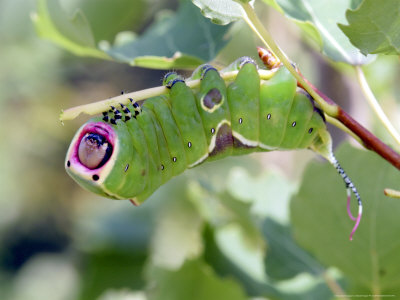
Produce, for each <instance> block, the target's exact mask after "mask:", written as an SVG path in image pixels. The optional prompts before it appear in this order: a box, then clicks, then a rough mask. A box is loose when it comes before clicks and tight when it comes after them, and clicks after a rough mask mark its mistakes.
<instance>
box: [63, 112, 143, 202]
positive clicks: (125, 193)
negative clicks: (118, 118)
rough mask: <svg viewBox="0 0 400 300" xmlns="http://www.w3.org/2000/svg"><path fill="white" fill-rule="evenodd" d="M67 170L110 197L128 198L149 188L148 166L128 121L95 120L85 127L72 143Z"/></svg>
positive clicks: (91, 188)
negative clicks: (115, 122)
mask: <svg viewBox="0 0 400 300" xmlns="http://www.w3.org/2000/svg"><path fill="white" fill-rule="evenodd" d="M65 168H66V170H67V173H68V174H69V175H70V176H71V177H72V178H73V179H74V180H75V181H76V182H77V183H78V184H80V185H81V186H82V187H84V188H86V189H87V190H89V191H92V192H95V193H96V194H99V195H102V196H105V197H109V198H114V199H128V198H131V197H134V196H135V195H137V194H138V193H140V192H141V191H142V190H143V189H144V187H145V182H146V180H145V176H144V175H143V174H146V173H147V172H146V171H147V166H146V163H145V162H144V161H143V160H141V159H140V156H139V154H138V153H137V151H136V149H135V147H134V145H133V142H132V137H131V135H130V132H129V130H128V128H127V125H126V124H125V123H124V122H117V124H116V125H111V124H109V123H105V122H103V121H102V120H101V119H100V118H94V119H92V120H90V121H88V122H87V123H86V124H84V125H83V126H82V127H81V128H80V129H79V130H78V132H77V133H76V134H75V136H74V138H73V140H72V142H71V145H70V147H69V149H68V152H67V156H66V158H65Z"/></svg>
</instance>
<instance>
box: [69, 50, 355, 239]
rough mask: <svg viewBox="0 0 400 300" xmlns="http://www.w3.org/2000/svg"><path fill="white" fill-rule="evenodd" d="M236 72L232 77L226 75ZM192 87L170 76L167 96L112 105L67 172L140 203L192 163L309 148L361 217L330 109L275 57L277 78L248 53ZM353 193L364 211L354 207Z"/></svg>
mask: <svg viewBox="0 0 400 300" xmlns="http://www.w3.org/2000/svg"><path fill="white" fill-rule="evenodd" d="M234 70H237V71H238V73H237V76H236V77H235V78H234V79H232V80H227V81H225V80H224V79H223V78H222V77H221V75H222V74H223V73H224V72H230V71H234ZM194 79H200V86H199V87H198V88H189V87H188V86H187V85H186V84H185V80H184V79H183V77H181V76H179V75H178V74H176V73H174V72H171V73H168V74H166V75H165V76H164V80H163V85H164V86H166V87H167V88H168V94H166V95H160V96H157V97H153V98H149V99H147V100H145V101H143V102H141V103H138V102H135V101H134V99H130V100H131V103H130V104H128V105H124V104H121V105H120V106H119V107H115V106H112V107H110V110H109V111H107V112H104V113H103V116H102V117H96V118H93V119H91V120H89V121H88V122H87V123H86V124H84V125H83V126H82V127H81V128H80V129H79V130H78V132H77V133H76V135H75V137H74V138H73V140H72V142H71V145H70V147H69V150H68V153H67V156H66V161H65V164H66V170H67V172H68V174H69V175H70V176H71V177H72V178H73V179H74V180H75V181H77V182H78V183H79V184H80V185H81V186H83V187H84V188H86V189H88V190H90V191H92V192H94V193H96V194H100V195H102V196H106V197H109V198H113V199H131V201H132V202H133V203H134V204H136V205H138V204H140V203H142V202H143V201H144V200H146V198H148V197H149V196H150V195H151V194H152V193H153V192H154V191H155V190H156V189H157V188H158V187H160V186H161V185H162V184H164V183H165V182H167V181H168V180H169V179H171V178H172V177H173V176H176V175H178V174H180V173H182V172H183V171H184V170H185V169H187V168H192V167H195V166H197V165H199V164H201V163H203V162H205V161H210V160H216V159H220V158H223V157H225V156H228V155H242V154H247V153H250V152H254V151H273V150H290V149H302V148H309V149H311V150H313V151H315V152H317V153H319V154H320V155H322V156H323V157H325V158H326V159H327V160H328V161H329V162H330V163H331V164H332V165H333V166H334V167H335V168H336V169H337V171H338V172H339V174H340V175H341V176H342V178H343V180H344V182H345V185H346V188H347V201H348V203H347V210H348V213H349V216H350V218H352V220H354V221H355V226H354V228H353V230H352V232H351V235H350V239H352V236H353V234H354V232H355V230H356V228H357V226H358V224H359V222H360V218H361V213H362V205H361V199H360V196H359V194H358V192H357V190H356V188H355V187H354V185H353V183H352V182H351V181H350V179H349V178H348V176H347V175H346V173H345V172H344V171H343V169H342V168H341V166H340V165H339V163H338V162H337V160H336V159H335V157H334V155H333V153H332V148H331V137H330V134H329V132H328V131H327V129H326V124H325V119H324V115H323V113H322V112H321V111H320V110H319V109H318V108H317V107H316V105H315V104H314V101H313V99H312V98H311V97H310V96H309V94H308V93H307V92H305V91H304V90H303V89H302V88H299V87H298V86H297V82H296V80H295V78H294V77H293V76H292V75H291V74H290V72H289V71H288V70H287V69H286V68H285V67H283V66H281V65H279V64H276V62H274V69H273V75H272V76H271V78H270V79H268V80H264V79H260V75H259V71H258V68H257V65H256V63H255V62H254V61H253V60H252V59H251V58H249V57H242V58H240V59H238V60H237V61H235V62H234V63H233V64H231V65H230V66H229V67H228V68H226V69H224V70H222V71H220V72H218V71H217V70H216V69H215V68H214V67H212V66H211V65H208V64H206V65H202V66H200V67H199V68H197V69H196V70H195V71H194V73H193V75H192V77H191V78H190V80H194ZM350 191H353V193H354V194H355V196H356V198H357V200H358V205H359V212H358V216H357V217H356V218H355V217H353V216H352V214H351V212H350V206H349V205H350Z"/></svg>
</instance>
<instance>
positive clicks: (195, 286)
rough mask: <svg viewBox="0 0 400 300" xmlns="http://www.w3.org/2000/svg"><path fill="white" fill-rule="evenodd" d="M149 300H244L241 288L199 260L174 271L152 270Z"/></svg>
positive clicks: (189, 262)
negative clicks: (222, 277)
mask: <svg viewBox="0 0 400 300" xmlns="http://www.w3.org/2000/svg"><path fill="white" fill-rule="evenodd" d="M148 278H149V281H150V285H149V287H151V288H150V289H149V294H148V299H149V300H176V299H191V300H204V299H207V300H214V299H215V300H224V299H226V300H245V299H247V298H246V296H245V294H244V291H243V290H242V288H241V287H240V286H239V285H238V284H237V283H236V282H235V281H234V280H232V279H221V278H219V277H218V276H217V275H216V274H215V273H214V271H213V270H212V269H211V268H210V267H209V266H208V265H206V264H205V263H204V262H202V261H200V260H194V261H187V262H185V264H184V265H183V266H182V268H180V269H179V270H178V271H169V270H166V269H162V268H156V267H152V268H151V269H150V271H149V272H148Z"/></svg>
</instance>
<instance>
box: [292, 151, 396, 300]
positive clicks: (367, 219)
mask: <svg viewBox="0 0 400 300" xmlns="http://www.w3.org/2000/svg"><path fill="white" fill-rule="evenodd" d="M337 156H338V160H339V162H340V163H341V165H342V166H343V168H344V169H345V171H346V172H347V174H348V175H349V176H350V178H352V179H353V182H354V184H355V186H356V187H357V189H358V191H359V193H360V195H361V197H362V199H363V201H364V211H363V217H362V220H361V223H360V227H359V228H358V230H357V232H356V233H355V235H354V239H353V241H351V242H350V241H349V233H350V231H351V228H352V227H353V225H354V222H353V221H351V220H350V219H349V217H348V215H347V212H346V191H345V188H344V184H343V181H342V179H341V178H340V176H339V175H338V174H337V172H336V171H335V168H333V167H332V166H331V165H328V164H327V163H325V164H321V163H316V162H313V163H311V164H310V165H309V167H308V168H307V170H306V172H305V174H304V181H303V183H302V186H301V188H300V191H299V193H298V194H297V196H295V197H294V199H293V202H292V205H291V215H292V221H293V228H294V236H295V237H296V238H297V240H298V242H299V244H300V245H301V246H303V247H304V248H305V249H306V250H308V251H310V252H311V253H312V254H313V255H315V256H316V258H317V259H318V260H319V261H320V262H322V263H323V264H325V265H327V266H335V267H337V268H338V269H339V270H340V271H342V272H343V274H344V275H345V277H346V278H347V279H348V280H349V282H350V283H351V286H352V290H356V291H367V292H368V293H369V294H397V295H399V294H400V276H399V274H400V257H399V255H398V253H399V252H400V242H399V239H398V236H399V235H400V222H399V214H400V201H399V200H398V199H391V198H388V197H385V196H384V194H383V189H384V188H386V187H392V188H398V186H399V182H400V173H399V171H398V170H396V169H395V168H393V166H392V165H390V164H388V163H387V162H386V161H384V160H383V159H382V158H380V157H378V156H377V155H376V154H375V153H372V152H366V151H362V150H356V149H354V148H352V147H350V146H349V145H344V146H342V147H340V150H339V151H338V153H337ZM353 201H354V198H353ZM354 202H355V201H354ZM352 211H353V213H354V212H356V211H357V208H356V204H355V203H353V206H352Z"/></svg>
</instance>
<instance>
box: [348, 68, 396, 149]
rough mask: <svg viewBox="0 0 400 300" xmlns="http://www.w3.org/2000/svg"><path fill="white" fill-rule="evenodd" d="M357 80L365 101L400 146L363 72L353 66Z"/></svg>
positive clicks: (394, 131)
mask: <svg viewBox="0 0 400 300" xmlns="http://www.w3.org/2000/svg"><path fill="white" fill-rule="evenodd" d="M355 69H356V74H357V80H358V83H359V84H360V86H361V90H362V91H363V93H364V96H365V98H366V99H367V101H368V103H369V105H370V106H371V107H372V109H373V111H374V112H375V114H376V115H377V117H378V118H379V120H380V121H381V122H382V124H383V126H385V128H386V130H387V131H388V132H389V133H390V135H391V136H392V137H393V139H394V140H395V141H396V142H397V144H398V145H400V135H399V133H398V132H397V131H396V129H395V128H394V126H393V125H392V124H391V123H390V121H389V119H388V117H387V116H386V114H385V112H384V111H383V110H382V108H381V106H380V105H379V103H378V101H377V100H376V98H375V96H374V94H373V92H372V91H371V88H370V87H369V85H368V82H367V79H366V78H365V75H364V72H363V70H362V68H361V67H360V66H355Z"/></svg>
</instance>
